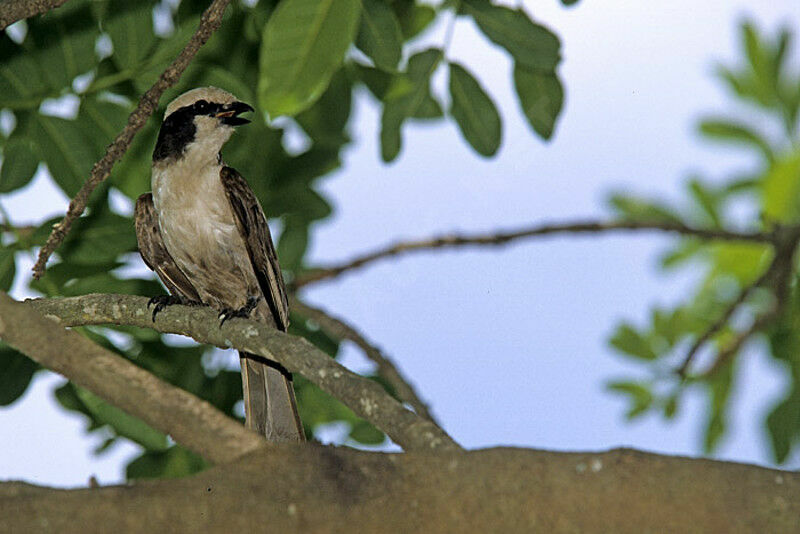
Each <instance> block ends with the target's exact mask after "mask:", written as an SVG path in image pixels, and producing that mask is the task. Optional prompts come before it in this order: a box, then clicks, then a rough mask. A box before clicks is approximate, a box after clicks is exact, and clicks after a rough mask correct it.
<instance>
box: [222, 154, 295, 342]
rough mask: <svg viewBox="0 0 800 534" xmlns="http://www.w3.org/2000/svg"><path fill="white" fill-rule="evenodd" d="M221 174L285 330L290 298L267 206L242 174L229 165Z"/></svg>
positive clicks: (262, 283)
mask: <svg viewBox="0 0 800 534" xmlns="http://www.w3.org/2000/svg"><path fill="white" fill-rule="evenodd" d="M219 174H220V179H221V180H222V186H223V188H224V189H225V192H226V193H227V195H228V200H229V201H230V203H231V207H232V208H233V213H234V214H235V215H236V223H237V224H238V225H239V232H240V233H241V235H242V237H243V238H244V241H245V243H246V244H247V253H248V254H249V256H250V263H252V265H253V270H254V271H255V273H256V278H258V285H259V286H260V287H261V292H262V293H263V294H264V298H266V299H267V304H268V305H269V309H270V310H271V311H272V316H273V317H274V318H275V323H276V324H277V325H278V328H280V329H281V330H283V331H284V332H285V331H286V330H287V329H288V328H289V301H288V299H287V297H286V286H285V285H284V283H283V275H281V267H280V265H279V264H278V256H277V254H275V247H274V246H273V245H272V237H271V236H270V233H269V226H267V219H266V217H264V210H262V209H261V204H259V202H258V199H257V198H256V195H255V194H254V193H253V190H252V189H250V186H249V185H248V184H247V181H245V179H244V178H242V175H240V174H239V173H238V172H236V171H235V170H234V169H231V168H230V167H223V168H222V170H221V171H220V173H219Z"/></svg>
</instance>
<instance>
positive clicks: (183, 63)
mask: <svg viewBox="0 0 800 534" xmlns="http://www.w3.org/2000/svg"><path fill="white" fill-rule="evenodd" d="M230 2H231V0H213V2H211V5H210V6H209V7H208V9H206V10H205V12H204V13H203V16H202V18H201V19H200V24H199V25H198V26H197V30H196V31H195V32H194V34H193V35H192V37H191V38H190V39H189V42H188V43H186V46H185V47H184V48H183V50H182V51H181V53H180V54H178V57H176V58H175V60H174V61H173V62H172V63H171V64H170V65H169V67H167V68H166V70H164V72H162V73H161V76H160V77H159V78H158V81H156V83H154V84H153V86H152V87H151V88H150V89H148V90H147V92H146V93H145V94H144V95H142V97H141V98H140V99H139V104H138V105H137V106H136V109H134V110H133V112H132V113H131V114H130V116H129V117H128V124H126V125H125V128H123V129H122V131H121V132H120V133H119V135H117V138H116V139H115V140H114V142H113V143H112V144H111V145H109V146H108V148H107V149H106V153H105V155H104V156H103V157H102V158H101V159H100V161H98V162H97V163H95V164H94V167H92V172H91V173H90V174H89V179H88V180H86V183H84V184H83V187H81V190H80V191H78V193H77V194H76V195H75V197H74V198H73V199H72V200H71V201H70V203H69V208H68V209H67V214H66V215H65V216H64V218H63V219H62V220H61V222H59V223H58V224H56V225H55V226H53V231H52V232H51V234H50V237H48V238H47V242H46V243H45V244H44V246H43V247H42V248H41V250H40V251H39V257H38V259H37V260H36V264H35V265H34V266H33V277H34V278H36V279H39V278H41V276H42V275H44V270H45V265H46V264H47V260H48V259H49V258H50V256H51V255H52V254H53V252H55V250H56V249H57V248H58V247H59V246H60V245H61V243H62V242H63V241H64V238H65V237H66V236H67V233H69V230H70V228H71V227H72V223H73V222H74V221H75V219H77V218H78V217H80V216H81V214H82V213H83V210H84V209H86V204H87V203H88V202H89V196H90V195H91V194H92V192H93V191H94V189H95V188H96V187H97V186H98V185H100V183H102V182H103V181H105V180H106V179H107V178H108V176H109V175H110V174H111V169H113V167H114V164H115V163H116V162H117V161H119V159H120V158H122V156H123V155H125V152H126V151H127V150H128V148H129V147H130V145H131V143H132V142H133V138H134V136H135V135H136V133H137V132H138V131H139V130H141V129H142V127H143V126H144V125H145V123H147V120H148V119H149V118H150V115H152V114H153V112H154V111H155V109H156V107H157V106H158V101H159V99H160V98H161V95H162V94H163V93H164V91H166V90H167V89H169V88H170V87H172V86H173V85H174V84H175V83H176V82H177V81H178V80H179V79H180V77H181V74H183V71H184V70H186V67H188V66H189V63H191V61H192V59H193V58H194V56H195V54H197V52H198V50H200V47H201V46H203V45H204V44H205V43H206V41H208V39H209V38H210V37H211V35H212V34H213V33H214V32H215V31H216V30H217V29H218V28H219V26H220V24H222V15H223V13H224V12H225V8H226V7H228V4H229V3H230Z"/></svg>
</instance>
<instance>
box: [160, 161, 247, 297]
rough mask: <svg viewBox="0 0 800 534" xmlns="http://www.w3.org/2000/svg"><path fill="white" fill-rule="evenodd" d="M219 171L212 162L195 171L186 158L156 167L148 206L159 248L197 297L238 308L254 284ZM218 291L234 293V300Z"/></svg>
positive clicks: (243, 244) (242, 242)
mask: <svg viewBox="0 0 800 534" xmlns="http://www.w3.org/2000/svg"><path fill="white" fill-rule="evenodd" d="M220 170H221V166H220V165H219V164H217V163H216V162H215V164H214V165H204V166H201V167H198V166H196V165H195V166H192V165H190V164H188V163H187V162H186V160H183V161H182V162H173V163H172V164H170V165H166V166H157V167H155V168H154V169H153V177H152V185H153V204H154V206H155V209H156V212H157V213H158V222H159V228H160V230H161V236H162V238H163V240H164V245H165V246H166V247H167V250H168V251H169V253H170V255H171V256H172V257H173V259H174V260H175V262H176V263H177V264H178V266H179V267H180V268H181V270H182V271H183V272H184V273H185V274H186V275H187V276H188V277H189V279H190V280H191V281H192V283H193V284H194V285H195V288H196V289H197V290H198V292H199V293H200V296H201V298H203V300H204V301H205V302H208V303H213V302H215V301H216V302H218V303H219V304H220V305H226V306H240V305H243V303H242V304H239V303H238V301H239V299H240V298H241V299H244V298H246V297H247V295H248V294H249V293H248V291H249V292H252V287H253V286H254V285H255V286H256V287H257V282H256V280H255V274H254V273H253V271H252V267H251V265H250V258H249V255H248V253H247V248H246V245H245V243H244V240H243V238H242V236H241V235H240V234H239V230H238V227H237V225H236V219H235V218H234V214H233V210H232V209H231V207H230V203H229V201H228V197H227V195H226V193H225V190H224V188H223V186H222V182H221V180H220V176H219V173H220ZM221 287H222V288H224V291H221V289H220V288H221ZM222 293H225V294H228V293H230V294H231V295H234V294H235V295H236V296H237V298H236V302H227V300H228V299H227V298H225V297H224V296H223V295H222Z"/></svg>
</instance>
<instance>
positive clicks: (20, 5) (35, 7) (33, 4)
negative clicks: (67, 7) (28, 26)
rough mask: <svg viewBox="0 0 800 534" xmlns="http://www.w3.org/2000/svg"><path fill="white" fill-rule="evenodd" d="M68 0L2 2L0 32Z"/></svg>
mask: <svg viewBox="0 0 800 534" xmlns="http://www.w3.org/2000/svg"><path fill="white" fill-rule="evenodd" d="M68 1H69V0H3V2H2V3H0V31H3V30H5V29H6V28H7V27H8V26H10V25H12V24H14V23H15V22H17V21H18V20H22V19H27V18H29V17H33V16H35V15H40V14H42V13H46V12H48V11H50V10H51V9H55V8H57V7H61V6H62V5H64V4H66V3H67V2H68Z"/></svg>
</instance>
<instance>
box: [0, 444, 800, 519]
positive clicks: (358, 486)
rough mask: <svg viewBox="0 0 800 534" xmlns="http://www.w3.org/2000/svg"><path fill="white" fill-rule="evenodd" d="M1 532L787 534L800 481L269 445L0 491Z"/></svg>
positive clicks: (730, 472) (683, 462)
mask: <svg viewBox="0 0 800 534" xmlns="http://www.w3.org/2000/svg"><path fill="white" fill-rule="evenodd" d="M0 518H2V521H0V532H9V533H11V532H58V533H70V532H75V533H81V534H90V533H94V532H98V533H101V532H102V533H106V532H118V533H121V532H146V533H151V532H192V533H196V532H204V533H205V532H224V533H227V532H267V531H269V532H314V533H326V532H343V533H352V532H369V533H381V532H391V533H398V532H425V533H436V532H546V533H560V532H569V533H593V532H597V533H609V532H613V533H626V532H631V533H637V534H638V533H646V532H658V533H669V532H676V533H688V532H710V533H711V532H714V533H716V532H719V533H726V534H733V533H738V532H742V533H745V532H746V533H752V532H769V533H782V532H786V533H790V532H792V533H793V532H797V528H798V525H800V474H798V473H788V472H780V471H774V470H770V469H764V468H760V467H754V466H747V465H740V464H732V463H724V462H714V461H708V460H690V459H685V458H675V457H666V456H658V455H653V454H645V453H641V452H636V451H630V450H617V451H611V452H607V453H597V454H592V453H551V452H539V451H532V450H525V449H489V450H483V451H473V452H467V453H463V452H461V453H406V454H381V453H365V452H357V451H353V450H348V449H335V448H331V447H319V446H309V447H291V446H276V447H275V448H273V449H271V450H269V451H263V452H257V453H251V454H249V455H247V456H245V457H243V458H242V459H240V460H237V461H236V462H235V463H234V464H228V465H225V466H219V467H216V468H213V469H210V470H208V471H205V472H203V473H200V474H198V475H195V476H192V477H188V478H184V479H179V480H161V481H148V482H139V483H136V484H131V485H128V486H116V487H107V488H98V489H78V490H55V489H47V488H40V487H35V486H30V485H27V484H21V483H6V484H0Z"/></svg>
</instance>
